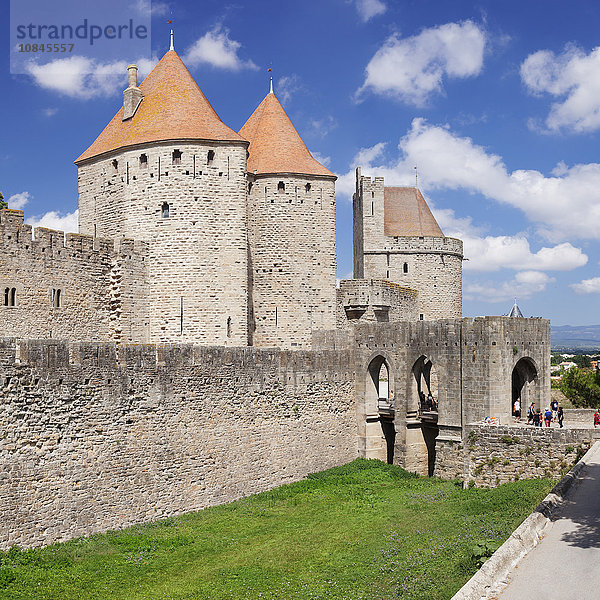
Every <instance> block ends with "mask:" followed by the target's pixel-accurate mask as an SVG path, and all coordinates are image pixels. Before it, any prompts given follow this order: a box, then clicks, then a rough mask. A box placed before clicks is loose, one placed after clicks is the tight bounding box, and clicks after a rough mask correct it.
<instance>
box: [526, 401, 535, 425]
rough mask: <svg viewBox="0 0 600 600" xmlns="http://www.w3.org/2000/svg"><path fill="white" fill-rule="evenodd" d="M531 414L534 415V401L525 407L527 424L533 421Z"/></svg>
mask: <svg viewBox="0 0 600 600" xmlns="http://www.w3.org/2000/svg"><path fill="white" fill-rule="evenodd" d="M533 415H535V402H532V403H531V404H530V405H529V408H528V409H527V425H530V424H532V423H533Z"/></svg>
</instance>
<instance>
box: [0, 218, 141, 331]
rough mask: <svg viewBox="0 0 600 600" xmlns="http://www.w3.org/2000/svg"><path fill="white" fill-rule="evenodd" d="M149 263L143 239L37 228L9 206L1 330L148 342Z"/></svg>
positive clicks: (0, 222) (2, 251) (1, 230)
mask: <svg viewBox="0 0 600 600" xmlns="http://www.w3.org/2000/svg"><path fill="white" fill-rule="evenodd" d="M147 265H148V261H147V246H146V244H144V243H141V242H134V241H133V240H128V239H123V240H121V241H120V242H119V243H117V244H115V243H114V242H113V240H108V239H102V238H93V237H91V236H88V235H79V234H76V233H68V234H66V235H65V234H64V232H62V231H54V230H51V229H45V228H42V227H37V228H36V229H35V232H32V228H31V226H30V225H26V224H24V223H23V211H20V210H2V211H0V313H1V318H0V323H1V325H0V335H14V336H24V337H31V338H59V339H69V340H114V341H125V342H144V341H146V340H147V339H148V316H147V309H146V296H147V287H146V286H147ZM7 289H8V290H9V294H8V298H7V297H6V294H5V291H6V290H7ZM13 289H14V290H15V293H14V306H13V298H12V290H13Z"/></svg>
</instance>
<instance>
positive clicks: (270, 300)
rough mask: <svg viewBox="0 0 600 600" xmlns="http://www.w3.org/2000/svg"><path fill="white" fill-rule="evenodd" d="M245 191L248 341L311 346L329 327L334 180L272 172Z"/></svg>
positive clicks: (331, 318) (333, 280) (333, 290)
mask: <svg viewBox="0 0 600 600" xmlns="http://www.w3.org/2000/svg"><path fill="white" fill-rule="evenodd" d="M280 183H281V184H283V188H281V185H280ZM248 187H249V193H248V227H249V231H248V237H249V265H248V273H249V278H250V283H249V289H250V314H249V321H250V341H251V344H253V345H254V346H259V347H265V346H278V347H281V348H290V347H297V348H306V347H310V342H311V332H312V331H313V330H320V329H333V328H334V327H335V315H336V296H335V294H336V254H335V181H334V180H333V178H319V177H309V176H300V175H289V174H278V175H272V176H259V177H258V178H253V177H251V181H250V182H249V186H248Z"/></svg>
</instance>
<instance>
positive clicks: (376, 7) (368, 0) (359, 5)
mask: <svg viewBox="0 0 600 600" xmlns="http://www.w3.org/2000/svg"><path fill="white" fill-rule="evenodd" d="M354 5H355V6H356V10H357V11H358V16H359V17H360V18H361V19H362V20H363V22H365V23H366V22H367V21H369V20H371V19H372V18H373V17H376V16H377V15H382V14H383V13H384V12H385V11H386V10H387V6H386V5H385V2H382V1H381V0H354Z"/></svg>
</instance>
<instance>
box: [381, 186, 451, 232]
mask: <svg viewBox="0 0 600 600" xmlns="http://www.w3.org/2000/svg"><path fill="white" fill-rule="evenodd" d="M383 232H384V234H385V235H389V236H423V237H424V236H429V237H444V233H443V232H442V230H441V229H440V226H439V225H438V224H437V221H436V220H435V217H434V216H433V214H432V213H431V210H430V209H429V206H427V202H425V198H423V195H422V194H421V192H420V191H419V190H418V189H417V188H414V187H385V188H383Z"/></svg>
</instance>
